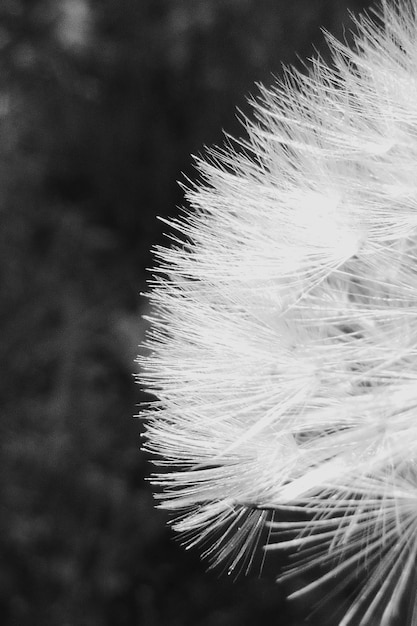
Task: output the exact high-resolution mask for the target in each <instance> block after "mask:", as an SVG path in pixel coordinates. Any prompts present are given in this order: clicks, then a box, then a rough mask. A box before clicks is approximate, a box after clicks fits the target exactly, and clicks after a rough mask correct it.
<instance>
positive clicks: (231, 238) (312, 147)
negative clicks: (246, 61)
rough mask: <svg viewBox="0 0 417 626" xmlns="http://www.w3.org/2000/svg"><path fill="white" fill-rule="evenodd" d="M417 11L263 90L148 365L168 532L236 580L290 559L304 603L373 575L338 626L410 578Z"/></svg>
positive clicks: (209, 179) (415, 381) (166, 308)
mask: <svg viewBox="0 0 417 626" xmlns="http://www.w3.org/2000/svg"><path fill="white" fill-rule="evenodd" d="M416 14H417V11H416V5H415V3H413V2H405V1H404V2H402V3H399V2H398V3H396V2H395V1H393V2H391V3H388V1H386V2H384V3H383V9H382V11H381V14H380V15H379V17H380V18H381V20H382V26H376V25H375V24H374V23H373V22H372V20H371V19H370V18H368V17H363V18H360V19H359V20H358V21H357V28H358V34H357V37H356V41H355V46H354V48H353V49H349V48H348V47H346V46H345V45H344V44H341V43H340V42H337V41H336V40H334V39H333V38H332V37H330V36H328V39H329V44H330V47H331V49H332V51H333V60H334V67H332V68H330V67H328V66H326V65H325V64H324V63H323V62H322V61H321V60H320V59H316V60H315V61H314V63H313V68H312V70H311V72H310V74H309V75H307V76H305V75H302V74H298V73H296V72H295V71H293V70H291V71H287V74H286V76H285V78H284V80H283V82H282V83H280V84H278V85H276V86H274V87H272V88H271V89H265V88H261V96H260V98H259V99H258V100H257V101H255V102H254V103H253V106H254V116H255V122H251V121H246V122H245V124H246V130H247V136H248V138H247V139H246V140H242V141H240V142H236V144H235V147H232V145H228V147H227V148H225V149H223V150H213V151H212V152H211V153H210V154H209V156H208V158H207V160H199V161H198V167H199V170H200V172H201V175H202V178H203V181H202V182H201V183H200V184H198V185H193V184H190V186H189V188H188V189H187V190H186V195H187V198H188V203H189V208H188V209H187V210H186V211H185V214H184V216H183V217H181V218H179V219H178V220H173V221H172V222H171V223H170V227H171V228H172V229H173V230H174V232H176V233H177V234H176V235H175V236H173V245H172V246H171V247H169V248H168V247H167V248H164V247H160V248H158V249H157V250H156V259H157V267H156V270H155V272H156V275H155V277H154V282H153V289H152V291H151V293H150V296H149V297H150V301H151V305H152V310H153V313H152V315H151V316H150V318H149V319H150V322H151V330H150V333H149V336H148V340H147V343H146V349H147V356H144V357H142V358H141V359H140V364H141V368H142V373H141V382H142V384H144V386H145V387H146V388H147V390H148V391H150V392H151V393H154V394H155V395H156V396H157V397H158V400H157V401H156V402H155V403H154V405H153V407H152V408H151V409H146V410H144V412H143V414H144V417H145V418H146V422H147V433H146V442H145V444H144V445H145V449H147V450H148V451H150V452H151V453H152V454H153V455H154V457H155V458H156V463H157V464H158V463H159V465H160V466H161V469H160V471H158V472H157V473H156V474H154V476H153V478H152V480H153V483H154V485H155V486H156V487H157V488H158V489H159V491H158V495H157V497H158V498H159V499H160V506H162V507H164V508H166V509H169V510H171V511H172V512H173V515H174V516H173V522H172V523H173V527H174V529H176V530H178V531H179V532H181V533H182V534H183V537H184V542H185V543H186V544H187V545H195V544H201V545H204V546H205V547H204V549H203V550H204V555H205V556H206V557H207V558H209V559H210V560H211V562H214V563H218V562H222V561H227V562H228V566H229V569H230V570H231V571H233V570H239V569H240V568H242V567H247V568H248V567H249V566H250V564H251V562H252V559H253V554H254V550H255V548H256V546H257V545H258V543H259V542H260V541H262V540H263V537H264V536H265V537H266V539H265V546H264V547H265V550H266V551H267V552H273V551H275V550H282V549H291V550H292V552H293V556H292V559H291V563H290V565H289V567H288V568H287V570H286V571H284V572H277V576H278V577H279V580H286V579H287V577H294V576H295V577H296V576H297V574H299V573H303V574H304V573H306V572H308V571H309V570H311V571H312V572H313V576H316V578H315V579H313V580H311V582H306V583H305V586H304V587H303V588H301V589H299V590H297V591H295V592H294V595H295V596H297V595H299V594H302V593H307V592H308V591H309V590H311V589H316V588H318V587H319V586H320V585H325V583H326V581H328V580H330V579H332V580H333V578H334V579H336V578H337V577H339V579H344V582H345V583H350V582H352V581H353V580H354V579H355V578H356V577H357V576H358V575H362V577H363V580H364V582H363V584H362V588H361V589H360V590H359V591H358V593H357V594H356V596H355V597H354V598H353V600H352V603H351V605H350V606H349V607H348V608H347V609H346V612H345V614H344V616H343V617H342V618H341V621H340V626H349V625H356V624H360V625H362V626H365V625H368V624H376V623H378V624H381V625H383V626H388V625H392V624H393V623H394V620H395V618H396V615H397V613H398V610H399V607H400V605H401V603H402V602H403V601H404V600H405V598H406V595H407V594H408V593H409V591H410V588H412V587H410V585H411V586H412V585H413V584H415V581H416V570H415V567H416V557H417V419H416V417H417V104H416V103H417V15H416ZM282 512H286V515H285V516H282V515H281V513H282ZM291 516H292V517H293V520H292V521H291V519H290V518H291ZM265 529H266V531H267V532H266V534H265V532H264V531H265ZM317 571H319V572H320V573H319V574H317ZM412 593H413V594H414V595H413V599H412V600H411V604H410V607H411V608H410V615H409V623H410V624H416V623H417V599H416V593H415V589H414V588H412Z"/></svg>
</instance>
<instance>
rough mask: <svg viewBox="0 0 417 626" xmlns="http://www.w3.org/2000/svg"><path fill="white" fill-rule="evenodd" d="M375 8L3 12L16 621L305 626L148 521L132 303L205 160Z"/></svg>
mask: <svg viewBox="0 0 417 626" xmlns="http://www.w3.org/2000/svg"><path fill="white" fill-rule="evenodd" d="M369 5H370V2H366V1H364V0H350V1H348V0H291V1H290V0H2V1H1V3H0V160H1V167H0V255H1V266H0V323H1V336H2V340H1V344H0V352H1V362H2V366H1V370H0V402H1V409H2V414H1V422H0V423H1V454H0V462H1V465H0V469H1V473H0V489H1V494H0V496H1V497H0V507H1V509H0V623H1V624H2V625H4V626H84V625H85V626H134V625H135V626H136V625H139V624H141V625H143V626H186V625H190V626H191V625H198V626H245V625H248V626H249V625H252V624H262V623H268V624H269V625H272V624H277V625H280V626H286V625H287V624H288V625H298V624H302V623H304V622H303V619H304V617H305V615H306V612H305V607H302V606H300V605H293V604H288V603H285V602H284V600H283V590H282V589H281V588H280V587H279V586H277V585H275V584H274V582H273V580H272V578H268V576H266V579H265V580H262V579H258V578H257V577H256V574H255V575H254V577H253V578H251V577H249V578H241V579H239V580H238V581H237V582H233V581H232V580H230V579H229V578H228V577H227V576H225V575H220V574H219V573H218V572H210V573H206V569H205V565H204V564H201V562H200V560H199V558H198V555H197V554H190V553H188V552H185V551H184V550H182V548H181V547H180V546H179V545H178V543H177V542H176V541H174V540H173V538H172V535H171V533H170V531H169V530H168V529H167V527H166V524H165V521H166V517H165V515H164V514H163V513H162V512H160V511H156V510H155V509H154V508H153V501H152V496H151V493H150V488H149V486H148V485H147V483H146V480H145V476H146V475H148V474H149V472H150V467H149V465H148V460H147V459H146V458H144V456H143V454H142V453H141V452H140V451H139V446H140V432H141V429H142V427H143V426H142V425H141V424H140V422H139V420H137V419H135V418H134V417H132V416H133V415H134V414H135V413H136V412H137V404H138V403H139V402H140V401H142V400H144V399H145V396H144V395H143V394H141V391H140V389H139V387H138V386H137V385H135V384H134V381H133V376H132V373H133V372H134V371H135V365H134V362H133V360H134V357H135V354H136V352H137V345H138V344H139V343H140V342H141V340H142V338H143V332H144V324H143V322H142V321H141V317H140V315H141V314H142V313H143V312H144V308H145V307H146V303H145V302H144V301H143V299H141V297H140V295H139V294H140V292H141V291H143V290H145V289H146V283H145V281H146V271H145V268H146V267H149V266H150V265H151V262H152V261H151V254H150V249H151V246H152V245H153V244H155V243H160V242H161V241H163V238H162V230H163V225H162V224H161V222H159V221H158V220H156V215H161V216H164V215H165V216H166V215H174V214H175V213H176V212H177V210H178V207H179V206H180V205H181V204H182V196H181V190H180V188H179V186H178V185H177V180H179V179H182V178H183V175H188V176H193V165H192V159H191V158H190V154H191V153H194V154H196V153H199V152H201V151H202V149H203V146H204V145H210V144H213V143H217V144H218V143H221V142H222V129H225V130H227V131H228V132H230V133H232V134H234V135H238V134H240V133H241V130H240V127H239V124H238V122H237V121H236V117H235V115H236V107H239V108H240V109H242V110H243V111H244V112H246V113H247V112H249V107H248V105H247V103H246V97H247V96H248V95H249V94H253V95H256V93H257V90H256V87H255V86H254V83H255V81H258V82H264V83H265V84H270V83H271V82H272V80H273V79H272V73H274V74H275V75H279V74H280V72H281V65H282V63H285V64H288V63H291V64H295V65H296V66H298V67H301V62H300V61H299V60H298V59H297V55H298V56H299V57H300V58H301V59H304V58H307V57H309V56H311V55H312V54H313V53H314V47H316V48H317V49H319V50H320V51H321V52H322V53H323V54H324V55H326V49H325V47H324V46H323V38H322V34H321V32H320V27H321V26H323V27H325V28H327V29H328V30H330V31H331V32H332V33H334V34H336V35H337V36H339V37H341V36H343V32H344V31H343V24H344V25H345V27H346V36H347V37H349V35H348V30H349V28H350V26H351V23H350V18H349V16H348V13H347V11H348V9H352V10H353V11H355V12H357V11H358V10H360V9H362V8H364V7H365V6H369ZM312 623H317V624H319V623H321V622H319V621H316V622H314V619H313V618H312Z"/></svg>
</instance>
